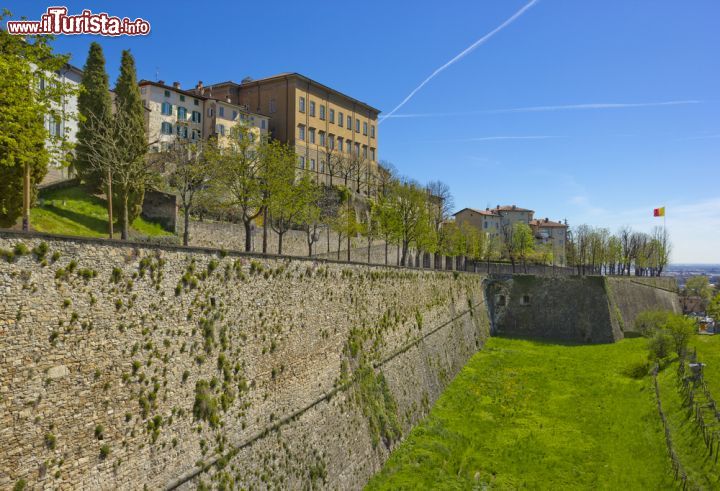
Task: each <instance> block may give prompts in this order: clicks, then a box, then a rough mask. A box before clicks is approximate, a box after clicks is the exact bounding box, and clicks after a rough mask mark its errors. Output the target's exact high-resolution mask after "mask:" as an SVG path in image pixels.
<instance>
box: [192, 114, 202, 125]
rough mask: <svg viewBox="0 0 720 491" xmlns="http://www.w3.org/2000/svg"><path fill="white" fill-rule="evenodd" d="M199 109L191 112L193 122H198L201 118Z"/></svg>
mask: <svg viewBox="0 0 720 491" xmlns="http://www.w3.org/2000/svg"><path fill="white" fill-rule="evenodd" d="M201 116H202V115H201V114H200V111H193V112H192V122H193V123H199V122H200V119H201Z"/></svg>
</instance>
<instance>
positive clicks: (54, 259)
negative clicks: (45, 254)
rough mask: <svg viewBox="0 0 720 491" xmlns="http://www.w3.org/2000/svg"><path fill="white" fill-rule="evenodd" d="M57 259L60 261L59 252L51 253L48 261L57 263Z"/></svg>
mask: <svg viewBox="0 0 720 491" xmlns="http://www.w3.org/2000/svg"><path fill="white" fill-rule="evenodd" d="M58 259H60V251H55V252H53V255H52V256H51V257H50V260H51V261H52V262H57V260H58Z"/></svg>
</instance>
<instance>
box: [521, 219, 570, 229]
mask: <svg viewBox="0 0 720 491" xmlns="http://www.w3.org/2000/svg"><path fill="white" fill-rule="evenodd" d="M530 226H531V227H545V228H553V227H555V228H558V227H562V228H567V225H565V224H564V223H561V222H553V221H552V220H548V219H547V218H544V219H541V220H530Z"/></svg>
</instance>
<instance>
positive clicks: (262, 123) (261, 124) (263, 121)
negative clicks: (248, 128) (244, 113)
mask: <svg viewBox="0 0 720 491" xmlns="http://www.w3.org/2000/svg"><path fill="white" fill-rule="evenodd" d="M266 127H267V120H265V119H261V120H260V129H261V130H264V129H265V128H266Z"/></svg>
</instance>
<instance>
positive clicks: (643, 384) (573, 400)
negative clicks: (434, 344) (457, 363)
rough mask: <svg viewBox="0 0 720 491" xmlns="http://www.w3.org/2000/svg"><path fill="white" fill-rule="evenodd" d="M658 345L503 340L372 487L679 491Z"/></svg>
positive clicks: (473, 365) (459, 380) (465, 373)
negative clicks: (651, 364) (666, 428)
mask: <svg viewBox="0 0 720 491" xmlns="http://www.w3.org/2000/svg"><path fill="white" fill-rule="evenodd" d="M645 343H646V340H644V339H626V340H624V341H621V342H619V343H616V344H610V345H594V346H567V345H553V344H546V343H540V342H532V341H525V340H511V339H500V338H491V339H490V340H489V341H488V343H487V346H486V347H485V349H484V350H483V351H481V352H479V353H477V354H476V355H475V356H473V358H472V359H471V360H470V361H469V362H468V364H467V365H466V366H465V367H464V368H463V370H462V371H461V373H460V374H459V375H458V376H457V377H456V379H455V380H454V381H453V382H452V383H451V384H450V386H449V387H448V388H447V390H446V391H445V392H444V393H443V394H442V396H441V397H440V398H439V399H438V401H437V403H436V404H435V406H434V407H433V409H432V411H431V413H430V415H429V417H428V418H427V419H426V421H425V422H423V423H422V424H420V425H419V426H418V427H416V428H415V429H414V430H413V431H412V432H411V433H410V435H409V436H408V438H407V439H406V440H405V441H404V442H403V443H402V444H401V445H400V446H399V447H398V448H397V449H395V450H394V451H393V453H392V455H391V456H390V459H389V460H388V462H387V463H386V465H385V466H384V468H383V469H382V470H381V472H380V473H379V474H378V475H376V476H375V477H374V478H373V479H372V480H371V481H370V483H369V484H368V487H367V489H371V490H375V489H393V490H395V489H473V488H474V489H484V488H492V489H517V488H531V489H670V488H673V487H674V484H673V480H672V474H671V470H670V461H669V459H668V457H667V453H666V448H665V441H664V435H663V430H662V424H661V422H660V418H659V416H658V413H657V409H656V405H655V398H654V397H655V396H654V389H653V387H652V378H651V377H650V376H645V377H643V378H640V379H634V378H631V377H630V376H628V375H627V373H628V372H629V369H630V368H631V367H634V366H637V364H638V363H641V362H643V361H644V360H645V359H646V357H647V353H646V348H645Z"/></svg>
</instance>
